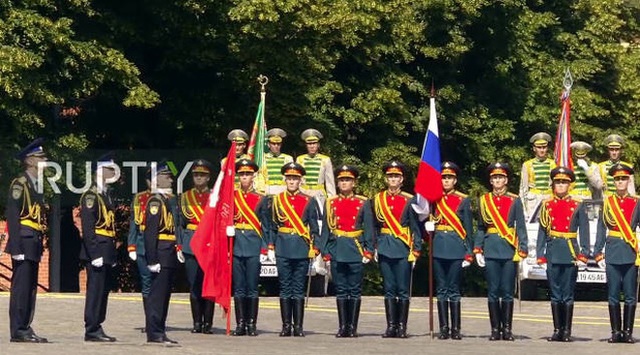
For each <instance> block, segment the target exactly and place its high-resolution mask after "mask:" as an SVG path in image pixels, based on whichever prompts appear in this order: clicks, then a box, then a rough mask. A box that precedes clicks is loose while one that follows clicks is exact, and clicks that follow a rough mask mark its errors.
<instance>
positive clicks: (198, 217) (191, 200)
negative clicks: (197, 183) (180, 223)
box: [186, 189, 204, 222]
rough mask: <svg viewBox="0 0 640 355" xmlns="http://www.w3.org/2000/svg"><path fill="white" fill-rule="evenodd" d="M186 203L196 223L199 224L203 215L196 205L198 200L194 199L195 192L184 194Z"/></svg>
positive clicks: (202, 211) (200, 207)
mask: <svg viewBox="0 0 640 355" xmlns="http://www.w3.org/2000/svg"><path fill="white" fill-rule="evenodd" d="M186 197H187V202H188V203H189V210H190V211H191V213H193V216H194V217H195V218H196V221H198V222H200V220H201V219H202V215H204V209H203V208H202V206H200V204H199V203H198V199H197V198H196V192H195V190H193V189H192V190H189V191H187V194H186Z"/></svg>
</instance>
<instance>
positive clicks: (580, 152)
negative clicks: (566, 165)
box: [571, 141, 593, 158]
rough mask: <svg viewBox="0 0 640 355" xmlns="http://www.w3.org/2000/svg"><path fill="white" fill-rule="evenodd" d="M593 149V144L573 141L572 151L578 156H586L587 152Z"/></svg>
mask: <svg viewBox="0 0 640 355" xmlns="http://www.w3.org/2000/svg"><path fill="white" fill-rule="evenodd" d="M592 149H593V147H591V144H589V143H586V142H582V141H577V142H573V143H571V151H572V152H573V154H575V155H576V157H578V158H584V157H586V156H587V153H589V152H590V151H591V150H592Z"/></svg>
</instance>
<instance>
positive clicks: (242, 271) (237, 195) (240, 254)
mask: <svg viewBox="0 0 640 355" xmlns="http://www.w3.org/2000/svg"><path fill="white" fill-rule="evenodd" d="M257 172H258V165H256V163H254V162H252V161H251V160H248V159H241V160H239V161H238V162H236V175H238V176H240V188H238V189H236V190H235V192H234V205H235V213H234V225H235V230H236V234H235V240H234V243H233V301H234V308H235V313H236V330H235V331H234V332H233V335H236V336H242V335H249V336H256V335H258V334H257V333H256V321H257V319H258V308H259V299H258V282H259V281H260V262H261V260H263V261H266V259H267V255H268V252H267V245H268V244H269V240H270V234H269V233H270V228H269V218H270V217H271V216H270V213H271V206H270V203H269V202H270V200H269V198H267V197H265V196H263V195H261V194H259V193H257V192H256V191H255V189H254V187H253V179H254V176H255V174H256V173H257Z"/></svg>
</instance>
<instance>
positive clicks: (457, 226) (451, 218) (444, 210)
mask: <svg viewBox="0 0 640 355" xmlns="http://www.w3.org/2000/svg"><path fill="white" fill-rule="evenodd" d="M436 210H437V211H438V212H439V213H440V215H441V216H442V217H443V218H444V219H445V220H446V221H447V224H449V225H450V226H451V227H452V228H453V230H455V231H456V233H458V235H459V236H460V238H462V240H465V239H466V238H467V231H466V230H465V229H464V228H463V227H462V222H461V221H460V218H458V215H456V214H455V212H453V210H452V209H451V207H449V205H447V203H446V202H444V200H442V199H441V200H440V201H438V203H437V204H436Z"/></svg>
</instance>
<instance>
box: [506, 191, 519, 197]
mask: <svg viewBox="0 0 640 355" xmlns="http://www.w3.org/2000/svg"><path fill="white" fill-rule="evenodd" d="M505 196H509V197H511V198H518V197H520V196H518V195H516V194H514V193H513V192H507V193H506V194H505Z"/></svg>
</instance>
